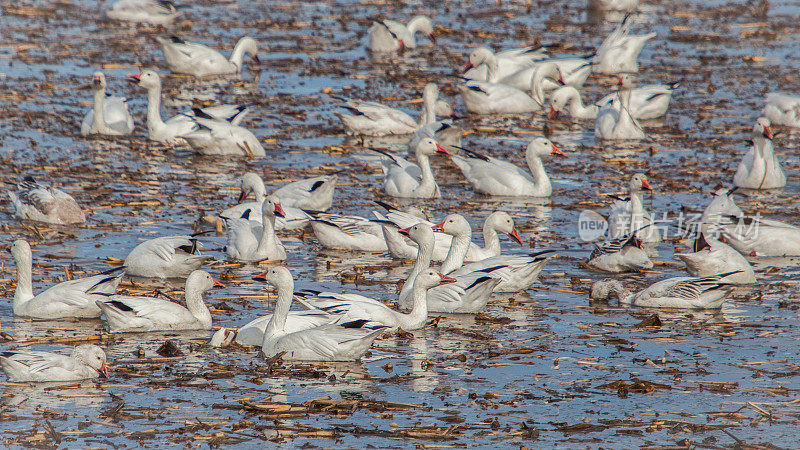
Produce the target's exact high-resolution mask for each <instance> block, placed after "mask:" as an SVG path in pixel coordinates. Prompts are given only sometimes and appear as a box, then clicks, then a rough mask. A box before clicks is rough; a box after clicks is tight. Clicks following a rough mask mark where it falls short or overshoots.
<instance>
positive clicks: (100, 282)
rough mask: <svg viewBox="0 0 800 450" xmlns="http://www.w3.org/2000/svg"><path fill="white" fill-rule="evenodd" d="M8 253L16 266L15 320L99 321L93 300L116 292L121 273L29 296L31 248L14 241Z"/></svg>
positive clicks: (60, 284) (102, 274)
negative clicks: (88, 318) (64, 319)
mask: <svg viewBox="0 0 800 450" xmlns="http://www.w3.org/2000/svg"><path fill="white" fill-rule="evenodd" d="M9 251H10V252H11V255H12V256H13V257H14V262H15V263H16V265H17V287H16V289H15V290H14V303H13V307H12V309H13V312H14V315H15V316H20V317H32V318H36V319H61V318H71V317H78V318H85V317H100V310H99V309H98V308H97V306H96V305H95V303H94V302H95V300H98V299H102V298H105V297H103V295H106V294H113V293H114V292H116V290H117V286H118V285H119V282H120V280H121V279H122V275H123V272H121V271H120V272H119V273H118V274H116V275H114V274H113V272H117V271H119V269H112V270H110V271H106V272H103V273H100V274H98V275H94V276H90V277H86V278H78V279H75V280H69V281H64V282H61V283H58V284H56V285H53V286H50V287H49V288H47V289H45V290H44V291H42V292H40V293H39V294H37V295H34V294H33V281H32V279H33V256H32V254H31V246H30V245H29V244H28V243H27V242H26V241H24V240H22V239H18V240H16V241H14V243H13V244H11V246H10V248H9Z"/></svg>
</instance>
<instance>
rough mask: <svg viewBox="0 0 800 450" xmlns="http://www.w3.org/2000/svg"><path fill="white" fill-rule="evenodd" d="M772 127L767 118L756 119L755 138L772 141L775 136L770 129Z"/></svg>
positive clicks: (754, 126)
mask: <svg viewBox="0 0 800 450" xmlns="http://www.w3.org/2000/svg"><path fill="white" fill-rule="evenodd" d="M770 125H772V124H771V123H770V121H769V119H767V118H766V117H759V118H758V119H756V124H755V125H753V137H754V138H758V137H764V138H767V139H770V140H771V139H772V138H773V137H774V135H773V134H772V129H771V128H770Z"/></svg>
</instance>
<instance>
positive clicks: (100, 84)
mask: <svg viewBox="0 0 800 450" xmlns="http://www.w3.org/2000/svg"><path fill="white" fill-rule="evenodd" d="M92 95H93V97H94V104H93V107H92V109H90V110H89V112H87V113H86V116H85V117H84V118H83V122H82V123H81V134H83V135H86V134H107V135H123V134H131V133H132V132H133V116H131V113H130V112H128V103H127V101H128V100H127V99H126V98H125V97H111V96H106V76H105V75H103V72H95V73H94V75H92Z"/></svg>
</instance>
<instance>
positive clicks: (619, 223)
mask: <svg viewBox="0 0 800 450" xmlns="http://www.w3.org/2000/svg"><path fill="white" fill-rule="evenodd" d="M652 189H653V188H652V187H651V186H650V182H649V181H648V180H647V176H645V175H644V174H643V173H637V174H634V175H633V177H631V181H630V182H629V183H628V193H629V194H630V198H629V199H618V200H617V201H615V202H614V203H613V204H612V205H611V214H609V216H608V234H609V237H611V238H612V239H615V238H619V237H623V236H625V235H627V234H630V233H632V232H635V235H636V238H637V239H638V240H639V241H640V242H642V243H643V244H652V243H658V242H661V232H660V231H659V229H658V227H657V226H656V225H655V223H654V221H653V217H652V216H651V215H650V213H649V212H648V211H647V210H646V209H645V208H644V195H643V193H642V191H643V190H646V191H651V190H652Z"/></svg>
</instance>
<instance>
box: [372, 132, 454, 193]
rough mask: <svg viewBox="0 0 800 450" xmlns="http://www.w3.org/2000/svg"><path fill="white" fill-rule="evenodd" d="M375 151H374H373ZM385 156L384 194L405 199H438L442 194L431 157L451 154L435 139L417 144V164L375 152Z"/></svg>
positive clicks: (383, 162) (395, 156) (381, 152)
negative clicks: (432, 166) (434, 173)
mask: <svg viewBox="0 0 800 450" xmlns="http://www.w3.org/2000/svg"><path fill="white" fill-rule="evenodd" d="M373 150H374V149H373ZM374 151H377V152H378V153H380V154H382V155H384V156H385V158H383V159H382V165H383V175H384V180H383V192H385V193H386V194H387V195H391V196H392V197H403V198H437V197H441V196H442V194H441V192H440V191H439V185H438V184H436V180H435V179H434V177H433V170H432V169H431V164H430V159H429V157H430V156H431V155H435V154H437V153H438V154H444V155H448V154H449V152H448V151H447V150H445V148H444V147H442V146H441V145H439V144H438V143H437V142H436V141H434V140H433V139H423V140H422V141H420V142H419V144H417V148H416V151H415V152H414V153H415V155H416V157H417V164H414V163H410V162H408V161H406V160H405V159H403V158H402V157H400V156H397V155H392V154H390V153H386V152H383V151H379V150H374Z"/></svg>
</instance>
